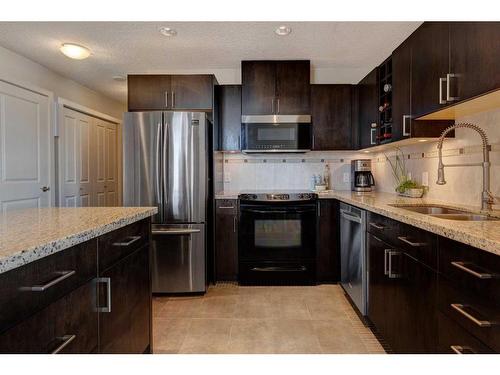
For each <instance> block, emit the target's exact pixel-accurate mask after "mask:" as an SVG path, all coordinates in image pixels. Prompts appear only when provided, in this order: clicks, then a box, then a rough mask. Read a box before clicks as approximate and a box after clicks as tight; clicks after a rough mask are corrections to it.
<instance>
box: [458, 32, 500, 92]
mask: <svg viewBox="0 0 500 375" xmlns="http://www.w3.org/2000/svg"><path fill="white" fill-rule="evenodd" d="M499 61H500V22H452V23H451V24H450V73H453V74H458V75H459V77H458V78H457V80H456V81H455V82H453V81H451V82H450V83H451V84H452V87H455V89H456V90H457V91H456V95H457V97H458V99H459V100H464V99H469V98H471V97H474V96H476V95H480V94H484V93H486V92H488V91H492V90H495V89H498V88H500V69H498V62H499ZM454 84H455V85H456V86H455V85H454Z"/></svg>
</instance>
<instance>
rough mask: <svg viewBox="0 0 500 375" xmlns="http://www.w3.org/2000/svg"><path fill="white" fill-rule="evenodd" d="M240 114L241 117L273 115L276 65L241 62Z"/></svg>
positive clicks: (271, 62)
mask: <svg viewBox="0 0 500 375" xmlns="http://www.w3.org/2000/svg"><path fill="white" fill-rule="evenodd" d="M241 82H242V87H241V112H242V114H243V115H272V114H274V113H275V97H276V63H275V62H274V61H242V62H241Z"/></svg>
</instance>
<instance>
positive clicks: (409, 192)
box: [398, 188, 424, 198]
mask: <svg viewBox="0 0 500 375" xmlns="http://www.w3.org/2000/svg"><path fill="white" fill-rule="evenodd" d="M398 194H399V195H401V196H403V197H408V198H422V197H423V196H424V189H423V188H412V189H406V190H405V191H404V193H398Z"/></svg>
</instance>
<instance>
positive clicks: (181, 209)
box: [162, 112, 208, 223]
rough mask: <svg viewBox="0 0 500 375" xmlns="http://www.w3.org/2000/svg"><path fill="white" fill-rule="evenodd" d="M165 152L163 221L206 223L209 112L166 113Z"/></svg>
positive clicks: (163, 162)
mask: <svg viewBox="0 0 500 375" xmlns="http://www.w3.org/2000/svg"><path fill="white" fill-rule="evenodd" d="M164 124H165V125H164V129H163V153H162V165H163V167H162V172H163V176H162V190H163V200H164V206H163V207H164V209H163V213H162V215H163V222H165V223H203V222H205V216H206V214H205V211H206V201H207V184H208V182H207V180H208V176H207V170H208V166H207V162H208V154H207V152H208V150H207V145H208V126H207V120H206V115H205V113H201V112H165V113H164Z"/></svg>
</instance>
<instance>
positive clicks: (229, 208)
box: [218, 206, 234, 210]
mask: <svg viewBox="0 0 500 375" xmlns="http://www.w3.org/2000/svg"><path fill="white" fill-rule="evenodd" d="M218 208H220V209H221V210H232V209H234V206H219V207H218Z"/></svg>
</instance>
